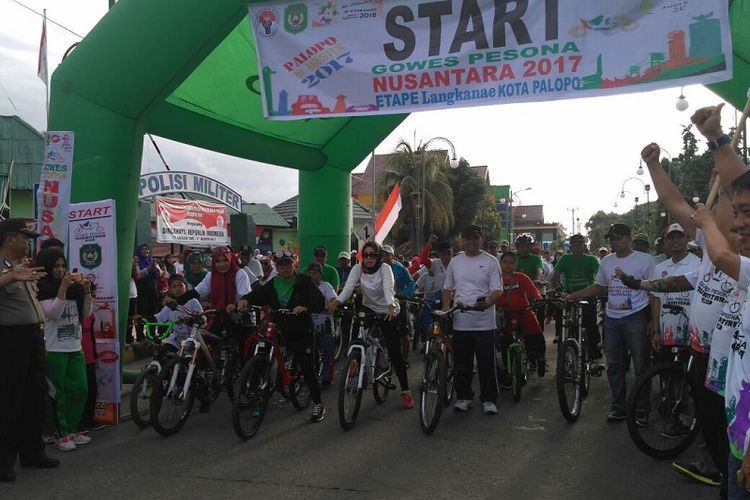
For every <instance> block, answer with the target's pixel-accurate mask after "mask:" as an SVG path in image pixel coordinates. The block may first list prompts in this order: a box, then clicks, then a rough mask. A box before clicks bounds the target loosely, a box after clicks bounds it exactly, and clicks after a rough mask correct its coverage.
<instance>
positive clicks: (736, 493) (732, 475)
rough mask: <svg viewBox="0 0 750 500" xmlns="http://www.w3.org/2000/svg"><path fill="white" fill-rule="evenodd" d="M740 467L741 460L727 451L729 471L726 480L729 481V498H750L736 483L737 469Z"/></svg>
mask: <svg viewBox="0 0 750 500" xmlns="http://www.w3.org/2000/svg"><path fill="white" fill-rule="evenodd" d="M740 467H742V460H737V458H736V457H735V456H734V455H732V454H731V453H729V472H728V474H727V476H728V477H727V482H728V483H729V495H728V496H727V498H728V499H729V500H750V493H748V491H747V490H746V489H745V488H743V487H742V486H740V485H739V484H737V471H738V470H740Z"/></svg>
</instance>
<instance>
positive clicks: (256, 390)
mask: <svg viewBox="0 0 750 500" xmlns="http://www.w3.org/2000/svg"><path fill="white" fill-rule="evenodd" d="M270 381H271V378H270V376H269V373H268V363H267V362H266V360H265V358H263V357H261V356H254V357H253V358H251V359H250V361H248V362H247V363H246V364H245V366H244V368H242V372H241V373H240V377H239V381H238V383H237V395H236V396H237V397H236V398H235V399H234V403H233V404H232V425H233V426H234V432H235V433H236V434H237V436H239V438H240V439H242V440H244V441H247V440H248V439H250V438H251V437H253V436H254V435H255V433H257V432H258V429H260V424H261V423H262V422H263V417H265V416H266V410H267V409H268V397H269V396H270V392H269V389H270Z"/></svg>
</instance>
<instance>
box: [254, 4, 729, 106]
mask: <svg viewBox="0 0 750 500" xmlns="http://www.w3.org/2000/svg"><path fill="white" fill-rule="evenodd" d="M249 21H250V24H251V27H252V31H253V34H254V35H255V45H256V48H257V52H258V71H259V75H262V77H261V78H260V84H261V89H262V92H263V95H264V99H262V101H263V107H264V111H265V115H266V117H268V118H271V119H275V120H298V119H304V118H309V117H310V116H311V115H322V116H356V115H368V114H393V113H406V112H411V111H420V110H428V109H444V108H446V107H451V106H456V107H468V106H486V105H492V104H506V103H511V102H530V101H545V100H554V99H569V98H577V97H590V96H597V95H609V94H617V93H627V92H637V91H645V90H654V89H659V88H668V87H676V86H680V85H688V84H692V83H704V84H705V83H715V82H720V81H724V80H728V79H730V78H731V77H732V45H731V41H730V33H729V7H728V4H727V0H668V1H666V0H648V1H647V0H608V1H606V2H603V1H601V0H545V1H542V0H514V1H497V0H474V1H467V0H446V1H441V2H435V1H429V2H403V1H401V0H356V1H350V2H342V1H324V0H317V1H309V2H300V1H296V2H294V1H293V2H289V1H275V2H269V3H263V4H256V3H253V4H250V5H249Z"/></svg>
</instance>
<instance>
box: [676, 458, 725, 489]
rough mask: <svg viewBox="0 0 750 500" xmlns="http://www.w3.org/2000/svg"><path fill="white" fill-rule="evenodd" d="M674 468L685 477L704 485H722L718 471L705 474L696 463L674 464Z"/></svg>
mask: <svg viewBox="0 0 750 500" xmlns="http://www.w3.org/2000/svg"><path fill="white" fill-rule="evenodd" d="M672 467H673V468H674V470H676V471H677V472H679V473H680V474H682V475H683V476H687V477H689V478H691V479H695V480H696V481H699V482H701V483H703V484H708V485H710V486H719V485H720V484H721V473H719V472H718V471H717V472H704V471H702V470H700V469H699V468H698V465H696V464H695V462H673V463H672Z"/></svg>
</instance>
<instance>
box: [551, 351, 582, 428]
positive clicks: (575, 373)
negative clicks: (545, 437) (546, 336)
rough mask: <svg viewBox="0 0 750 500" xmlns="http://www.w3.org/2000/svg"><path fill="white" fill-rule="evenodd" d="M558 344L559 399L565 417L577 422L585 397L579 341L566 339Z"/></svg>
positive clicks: (557, 380) (556, 376)
mask: <svg viewBox="0 0 750 500" xmlns="http://www.w3.org/2000/svg"><path fill="white" fill-rule="evenodd" d="M557 346H558V347H557V372H556V374H555V385H556V386H557V400H558V402H559V403H560V411H561V412H562V415H563V417H565V419H566V420H568V421H569V422H575V421H576V420H578V416H579V415H580V414H581V404H582V397H583V394H582V386H583V384H582V383H581V378H580V376H581V367H580V363H579V358H578V343H577V342H576V341H575V340H573V339H565V340H564V341H563V342H562V343H560V344H558V345H557Z"/></svg>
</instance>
